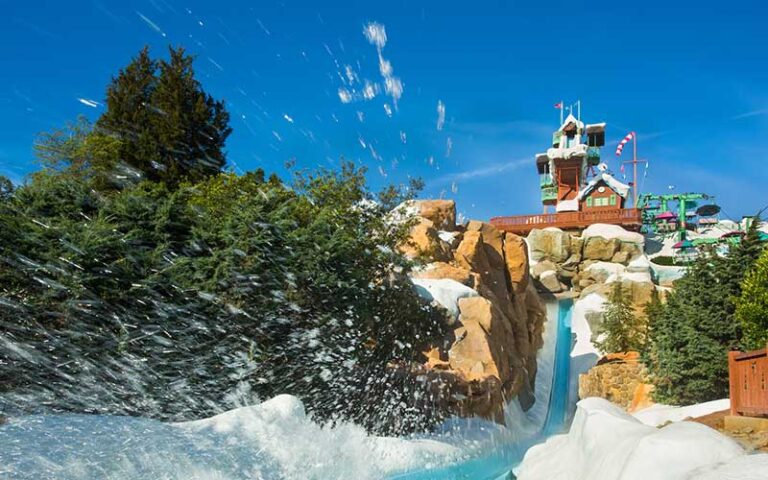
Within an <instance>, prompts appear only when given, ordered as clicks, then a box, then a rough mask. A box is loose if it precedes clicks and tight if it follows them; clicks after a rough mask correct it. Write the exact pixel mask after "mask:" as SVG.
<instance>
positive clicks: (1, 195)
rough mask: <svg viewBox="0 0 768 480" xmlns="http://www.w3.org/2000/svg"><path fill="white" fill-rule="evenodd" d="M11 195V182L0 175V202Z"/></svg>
mask: <svg viewBox="0 0 768 480" xmlns="http://www.w3.org/2000/svg"><path fill="white" fill-rule="evenodd" d="M11 195H13V182H11V181H10V179H8V177H5V176H3V175H0V202H2V201H5V200H9V199H10V198H11Z"/></svg>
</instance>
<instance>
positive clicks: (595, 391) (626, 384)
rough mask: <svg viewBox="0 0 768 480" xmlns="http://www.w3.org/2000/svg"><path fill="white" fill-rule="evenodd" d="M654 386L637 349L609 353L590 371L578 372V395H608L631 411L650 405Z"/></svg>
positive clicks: (605, 396) (614, 401) (608, 398)
mask: <svg viewBox="0 0 768 480" xmlns="http://www.w3.org/2000/svg"><path fill="white" fill-rule="evenodd" d="M652 390H653V386H652V385H651V384H650V383H649V380H648V372H647V370H646V368H645V366H644V365H643V364H642V363H641V362H640V355H639V354H638V353H637V352H626V353H614V354H610V355H606V356H604V357H603V358H601V359H600V360H599V361H598V362H597V365H596V366H595V367H593V368H592V369H591V370H590V371H589V372H587V373H585V374H583V375H579V398H587V397H601V398H605V399H607V400H610V401H611V402H613V403H615V404H617V405H619V406H621V407H623V408H624V409H625V410H627V411H629V412H635V411H637V410H641V409H643V408H646V407H649V406H651V405H652V404H653V402H652V400H651V391H652Z"/></svg>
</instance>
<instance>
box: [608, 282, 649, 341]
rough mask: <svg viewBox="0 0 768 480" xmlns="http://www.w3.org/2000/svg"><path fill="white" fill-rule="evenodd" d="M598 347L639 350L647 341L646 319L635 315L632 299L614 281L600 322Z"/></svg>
mask: <svg viewBox="0 0 768 480" xmlns="http://www.w3.org/2000/svg"><path fill="white" fill-rule="evenodd" d="M598 333H600V334H601V336H600V340H599V341H598V342H597V346H598V348H600V350H602V351H604V352H629V351H639V350H640V349H641V348H642V346H643V343H644V341H645V321H644V319H643V318H642V317H639V316H637V315H635V313H634V312H633V310H632V301H631V299H630V298H629V295H628V294H627V292H626V291H625V290H624V288H623V287H622V284H621V282H614V284H613V289H612V290H611V294H610V296H609V297H608V302H607V305H606V307H605V312H604V313H603V321H602V323H601V324H600V330H599V332H598Z"/></svg>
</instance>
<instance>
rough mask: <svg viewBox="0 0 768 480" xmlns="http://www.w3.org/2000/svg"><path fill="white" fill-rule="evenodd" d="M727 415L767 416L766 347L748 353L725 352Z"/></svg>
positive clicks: (767, 380) (767, 370) (767, 378)
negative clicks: (728, 407)
mask: <svg viewBox="0 0 768 480" xmlns="http://www.w3.org/2000/svg"><path fill="white" fill-rule="evenodd" d="M728 380H729V382H730V392H731V394H730V397H731V415H746V416H750V417H760V416H768V345H766V348H764V349H762V350H754V351H752V352H728Z"/></svg>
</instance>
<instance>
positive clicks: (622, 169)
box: [619, 163, 624, 173]
mask: <svg viewBox="0 0 768 480" xmlns="http://www.w3.org/2000/svg"><path fill="white" fill-rule="evenodd" d="M619 171H620V172H621V173H624V164H623V163H622V164H621V168H620V169H619Z"/></svg>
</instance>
